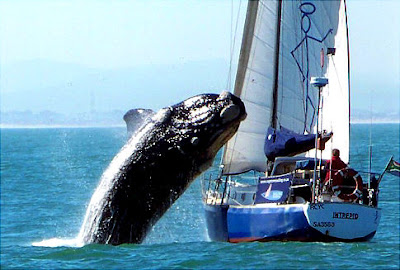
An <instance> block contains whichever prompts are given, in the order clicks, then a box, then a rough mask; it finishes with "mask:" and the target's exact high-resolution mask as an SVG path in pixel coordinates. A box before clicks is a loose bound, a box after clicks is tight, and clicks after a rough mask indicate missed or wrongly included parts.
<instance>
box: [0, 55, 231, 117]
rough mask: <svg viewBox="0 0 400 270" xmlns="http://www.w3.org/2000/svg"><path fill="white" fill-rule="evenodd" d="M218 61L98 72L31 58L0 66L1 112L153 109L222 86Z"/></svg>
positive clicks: (224, 68)
mask: <svg viewBox="0 0 400 270" xmlns="http://www.w3.org/2000/svg"><path fill="white" fill-rule="evenodd" d="M228 67H229V63H227V62H226V61H224V60H221V59H211V60H207V61H201V62H181V63H178V64H176V65H149V66H140V67H132V68H125V69H114V70H102V69H93V68H87V67H83V66H79V65H75V64H68V63H59V62H50V61H45V60H35V61H28V62H20V63H18V64H14V65H8V66H4V67H2V69H1V71H0V72H1V77H0V80H1V81H0V85H1V110H2V112H11V111H20V112H21V111H26V110H30V111H32V112H35V113H39V112H41V111H53V112H57V113H63V114H66V115H68V114H71V113H78V112H79V113H85V112H86V113H87V112H91V111H113V110H122V111H124V112H125V111H127V110H129V109H132V108H138V107H142V108H150V109H153V110H158V109H160V108H162V107H165V106H169V105H171V104H174V103H176V102H179V101H181V100H183V99H186V98H188V97H190V96H193V95H197V94H201V93H205V92H217V93H219V92H221V91H222V90H224V89H225V86H226V80H227V74H228Z"/></svg>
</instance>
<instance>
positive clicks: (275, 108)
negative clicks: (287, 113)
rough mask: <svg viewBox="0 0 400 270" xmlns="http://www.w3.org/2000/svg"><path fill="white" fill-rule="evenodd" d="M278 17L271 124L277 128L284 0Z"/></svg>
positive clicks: (279, 8) (280, 5)
mask: <svg viewBox="0 0 400 270" xmlns="http://www.w3.org/2000/svg"><path fill="white" fill-rule="evenodd" d="M277 14H278V19H277V20H276V24H277V26H276V44H275V48H276V51H275V74H274V90H273V92H272V100H273V103H272V117H271V126H272V127H273V128H274V129H276V128H277V126H276V125H277V120H278V119H277V118H278V117H277V111H278V87H279V48H280V42H281V19H282V0H279V3H278V10H277Z"/></svg>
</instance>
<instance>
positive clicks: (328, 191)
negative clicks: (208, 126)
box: [202, 0, 381, 242]
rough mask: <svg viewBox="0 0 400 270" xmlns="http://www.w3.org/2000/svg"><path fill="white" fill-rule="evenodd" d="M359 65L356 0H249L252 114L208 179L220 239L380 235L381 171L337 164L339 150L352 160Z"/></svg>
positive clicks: (245, 83) (241, 87) (243, 61)
mask: <svg viewBox="0 0 400 270" xmlns="http://www.w3.org/2000/svg"><path fill="white" fill-rule="evenodd" d="M349 71H350V70H349V42H348V25H347V13H346V1H344V0H332V1H312V0H309V1H295V0H293V1H282V0H259V1H248V5H247V13H246V20H245V23H244V33H243V38H242V45H241V50H240V57H239V63H238V69H237V74H236V81H235V86H234V94H235V95H237V96H239V97H240V98H241V99H242V100H243V102H244V104H245V106H246V111H247V119H246V120H245V121H244V122H242V123H241V126H240V127H239V130H238V132H237V133H236V135H235V136H234V137H232V138H231V140H229V142H228V143H227V144H226V145H225V147H224V151H223V155H222V160H221V165H220V168H219V173H218V175H215V176H214V175H211V176H210V177H205V178H204V179H203V181H202V198H203V204H204V209H205V216H206V224H207V230H208V235H209V238H210V239H211V240H213V241H227V242H248V241H270V240H283V241H291V240H295V241H344V242H347V241H366V240H369V239H371V238H372V237H373V236H374V235H375V233H376V230H377V228H378V224H379V221H380V217H381V209H380V208H378V192H379V181H378V180H377V178H376V177H378V176H379V174H376V173H375V174H374V173H371V172H367V173H366V176H364V178H362V173H358V172H357V171H355V170H354V169H351V168H349V167H347V166H346V167H345V168H341V169H340V170H334V169H333V168H332V167H330V166H328V165H327V164H328V163H329V162H328V160H330V159H331V153H332V151H333V150H334V149H338V150H340V158H341V160H342V161H343V162H344V163H346V164H348V163H349V143H350V76H349ZM330 164H332V161H331V162H330ZM327 173H329V175H331V176H330V177H328V179H327V180H326V179H325V178H326V174H327ZM335 178H336V181H338V182H337V183H336V184H335V183H334V182H335ZM380 178H381V177H379V179H380ZM338 179H339V180H338Z"/></svg>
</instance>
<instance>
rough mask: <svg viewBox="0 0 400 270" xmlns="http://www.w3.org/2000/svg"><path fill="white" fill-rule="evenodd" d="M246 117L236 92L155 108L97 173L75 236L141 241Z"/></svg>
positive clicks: (95, 240) (105, 240) (97, 240)
mask: <svg viewBox="0 0 400 270" xmlns="http://www.w3.org/2000/svg"><path fill="white" fill-rule="evenodd" d="M245 117H246V111H245V107H244V104H243V102H242V101H241V100H240V99H239V98H238V97H236V96H234V95H232V94H230V93H228V92H223V93H222V94H221V95H216V94H203V95H198V96H195V97H192V98H189V99H187V100H185V101H183V102H181V103H178V104H176V105H174V106H171V107H168V108H164V109H161V110H160V111H159V112H158V113H157V114H156V115H154V116H153V117H152V118H151V119H150V120H149V121H147V123H146V124H144V125H143V126H142V127H140V128H139V130H138V131H137V132H136V133H135V135H133V136H132V137H131V139H130V140H129V141H128V142H127V143H126V145H125V146H124V147H123V148H122V149H121V151H120V152H119V153H118V154H117V155H116V156H115V157H114V159H113V160H112V161H111V163H110V165H109V167H108V169H106V171H105V172H104V173H103V175H102V177H101V180H100V184H99V186H98V187H97V189H96V191H95V193H94V194H93V196H92V199H91V201H90V204H89V206H88V209H87V212H86V216H85V220H84V223H83V225H82V227H81V231H80V233H79V238H80V239H81V241H83V242H85V243H101V244H112V245H119V244H123V243H141V242H142V241H143V240H144V238H145V236H146V234H147V233H148V231H149V230H150V229H151V227H152V226H153V225H154V224H155V223H156V222H157V221H158V220H159V219H160V218H161V216H162V215H163V214H164V213H165V212H166V211H167V210H168V208H169V207H170V206H171V205H172V204H173V203H174V202H175V200H176V199H177V198H179V196H180V195H181V194H182V193H183V192H184V191H185V190H186V188H187V187H188V186H189V185H190V183H191V182H192V181H193V180H194V179H195V177H196V176H198V175H199V174H200V173H202V172H203V171H205V170H206V169H207V168H209V167H210V166H211V164H212V161H213V159H214V157H215V155H216V154H217V152H218V150H219V149H220V148H221V147H222V146H223V145H224V144H225V143H226V142H227V141H228V140H229V139H230V138H231V137H232V136H233V135H234V134H235V132H236V131H237V129H238V127H239V124H240V122H241V121H242V120H243V119H244V118H245Z"/></svg>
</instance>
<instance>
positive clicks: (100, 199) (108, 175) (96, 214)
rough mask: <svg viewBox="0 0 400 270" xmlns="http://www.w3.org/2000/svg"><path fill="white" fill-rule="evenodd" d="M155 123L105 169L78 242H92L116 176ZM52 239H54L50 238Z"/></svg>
mask: <svg viewBox="0 0 400 270" xmlns="http://www.w3.org/2000/svg"><path fill="white" fill-rule="evenodd" d="M153 126H154V123H151V122H150V123H148V124H147V125H145V126H143V127H142V128H141V130H139V131H138V132H137V133H136V134H135V135H134V136H132V138H131V139H130V140H129V141H128V142H127V143H126V144H125V145H124V146H123V147H122V149H121V150H120V152H119V153H118V154H117V155H116V156H115V157H114V159H113V160H112V161H111V163H110V165H109V166H108V168H107V169H106V170H105V171H104V173H103V175H102V176H101V179H100V184H99V186H98V187H97V188H96V190H95V192H94V194H93V196H92V198H91V200H90V203H89V206H88V208H87V210H86V215H85V218H84V221H83V223H82V226H81V229H80V232H79V234H78V237H77V239H76V241H77V243H90V242H92V241H93V235H95V233H96V231H97V229H98V226H99V223H100V217H101V213H102V212H103V209H104V207H105V205H106V203H107V200H105V198H106V197H107V195H108V194H109V193H110V191H111V190H112V189H113V187H114V184H115V181H114V179H115V177H116V176H118V174H119V173H120V170H121V167H122V166H123V165H124V164H125V163H126V162H127V160H128V159H129V158H130V156H131V155H132V153H133V152H134V151H135V150H136V148H137V146H138V144H139V142H140V141H141V138H142V137H143V136H146V135H147V133H148V131H149V130H150V129H151V128H153ZM50 240H52V239H50Z"/></svg>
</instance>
